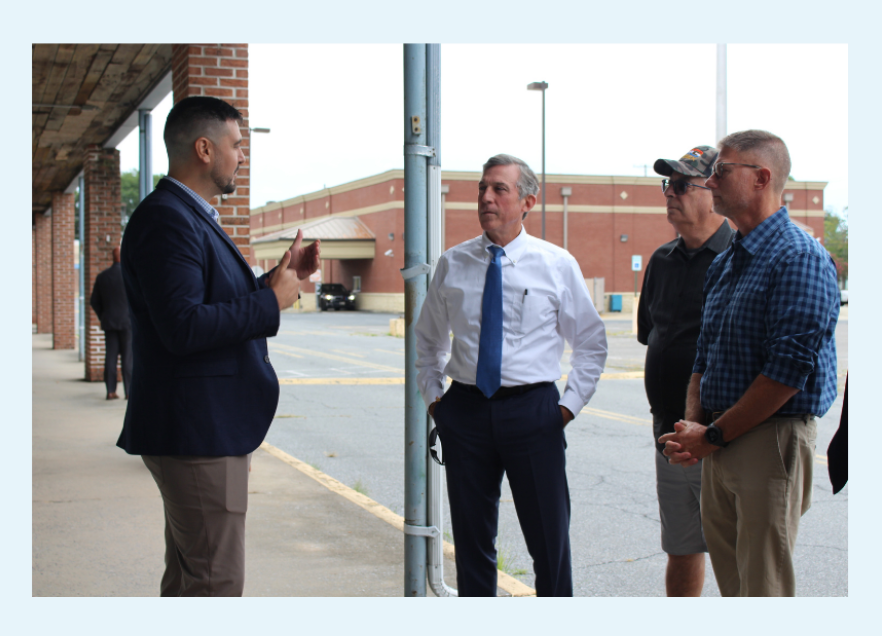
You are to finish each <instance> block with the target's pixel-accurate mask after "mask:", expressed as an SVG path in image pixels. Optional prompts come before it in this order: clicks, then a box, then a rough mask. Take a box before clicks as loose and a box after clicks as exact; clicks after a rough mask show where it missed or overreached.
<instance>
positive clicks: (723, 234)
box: [668, 221, 732, 256]
mask: <svg viewBox="0 0 882 636" xmlns="http://www.w3.org/2000/svg"><path fill="white" fill-rule="evenodd" d="M731 237H732V228H731V227H729V222H728V221H723V224H722V225H720V227H719V228H717V231H716V232H714V233H713V235H711V237H710V238H709V239H708V240H706V241H705V242H704V245H702V246H701V247H699V248H698V249H697V250H696V251H695V253H696V254H698V252H700V251H701V250H703V249H709V250H710V251H711V252H713V253H714V254H721V253H722V252H725V251H726V248H728V247H729V243H730V239H731ZM676 249H679V250H680V251H681V252H683V253H684V254H685V253H687V252H688V249H687V247H686V243H685V241H683V237H682V236H681V237H679V238H678V239H677V240H676V242H675V243H674V245H673V246H672V247H671V249H670V250H669V251H668V256H670V255H671V254H673V253H674V250H676Z"/></svg>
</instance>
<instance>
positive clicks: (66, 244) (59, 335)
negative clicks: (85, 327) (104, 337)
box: [52, 192, 77, 349]
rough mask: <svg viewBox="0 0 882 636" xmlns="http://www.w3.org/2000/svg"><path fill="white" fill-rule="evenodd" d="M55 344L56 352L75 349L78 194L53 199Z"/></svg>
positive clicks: (53, 310) (53, 340)
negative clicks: (76, 213)
mask: <svg viewBox="0 0 882 636" xmlns="http://www.w3.org/2000/svg"><path fill="white" fill-rule="evenodd" d="M52 257H53V260H52V303H53V304H52V334H53V338H52V343H53V345H52V346H53V348H54V349H73V348H74V346H75V343H76V333H77V327H76V324H75V323H74V303H76V298H75V296H74V284H75V278H76V272H75V271H74V195H73V194H65V193H63V192H58V193H56V194H54V195H53V196H52Z"/></svg>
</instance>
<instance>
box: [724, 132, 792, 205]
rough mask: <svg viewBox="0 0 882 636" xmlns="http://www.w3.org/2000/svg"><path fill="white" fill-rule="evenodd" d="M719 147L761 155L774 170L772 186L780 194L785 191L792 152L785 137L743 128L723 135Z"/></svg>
mask: <svg viewBox="0 0 882 636" xmlns="http://www.w3.org/2000/svg"><path fill="white" fill-rule="evenodd" d="M717 147H718V148H719V149H720V150H723V149H724V148H729V149H731V150H734V151H735V152H739V153H740V152H753V153H756V154H758V155H760V156H761V157H762V158H763V159H765V161H766V162H767V163H768V164H769V165H768V166H766V167H768V168H769V169H770V170H771V171H772V187H773V188H774V189H775V191H776V192H777V193H779V194H780V193H782V192H784V186H786V185H787V177H789V176H790V152H789V151H788V150H787V144H785V143H784V140H783V139H781V138H780V137H778V136H777V135H773V134H772V133H770V132H767V131H765V130H742V131H741V132H734V133H732V134H731V135H727V136H726V137H723V138H722V139H721V140H720V141H719V143H718V144H717Z"/></svg>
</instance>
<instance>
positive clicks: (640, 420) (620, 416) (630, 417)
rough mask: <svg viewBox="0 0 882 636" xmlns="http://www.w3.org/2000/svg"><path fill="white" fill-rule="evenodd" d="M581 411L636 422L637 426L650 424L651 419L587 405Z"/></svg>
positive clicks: (610, 418)
mask: <svg viewBox="0 0 882 636" xmlns="http://www.w3.org/2000/svg"><path fill="white" fill-rule="evenodd" d="M582 412H583V413H590V414H591V415H598V416H600V417H605V418H606V419H609V420H617V421H619V422H627V423H628V424H637V425H638V426H650V425H651V424H652V420H648V419H646V418H642V417H634V416H633V415H625V414H624V413H613V412H612V411H602V410H600V409H595V408H590V407H587V406H586V407H585V408H584V409H582Z"/></svg>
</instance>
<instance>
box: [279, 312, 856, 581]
mask: <svg viewBox="0 0 882 636" xmlns="http://www.w3.org/2000/svg"><path fill="white" fill-rule="evenodd" d="M395 317H397V316H395V315H390V314H371V313H360V312H325V313H314V314H312V313H302V314H301V313H284V314H283V315H282V326H281V328H280V330H279V334H278V336H277V337H275V338H272V339H270V341H269V346H270V356H271V358H272V361H273V365H274V367H275V369H276V372H277V374H278V376H279V379H280V383H281V385H282V386H281V389H282V391H281V397H280V401H279V407H278V411H277V417H276V419H275V421H274V422H273V425H272V427H271V429H270V432H269V434H268V436H267V442H269V443H270V444H272V445H273V446H276V447H278V448H280V449H282V450H284V451H285V452H287V453H289V454H290V455H293V456H294V457H296V458H298V459H300V460H302V461H304V462H306V463H309V464H311V465H312V466H313V467H315V468H318V469H319V470H321V471H323V472H325V473H327V474H328V475H330V476H332V477H334V478H336V479H338V480H340V481H341V482H343V483H344V484H346V485H348V486H350V487H352V488H354V489H356V490H358V491H360V492H363V493H365V494H367V495H368V496H369V497H371V498H372V499H374V500H376V501H378V502H379V503H381V504H383V505H384V506H386V507H388V508H390V509H391V510H393V511H394V512H396V513H398V514H401V513H402V503H403V499H404V386H403V377H404V369H403V364H404V340H403V339H401V338H395V337H392V336H391V335H389V320H390V318H395ZM605 322H606V327H607V336H608V339H609V347H610V348H609V358H608V360H607V366H606V369H605V370H604V373H605V375H604V378H603V379H602V380H601V382H600V384H599V385H598V390H597V393H596V395H595V396H594V398H593V399H592V401H591V403H590V404H589V405H588V406H587V407H586V408H585V409H584V410H583V411H582V413H581V414H580V415H579V416H578V417H577V418H576V419H575V420H574V421H573V422H572V423H570V425H569V426H568V427H567V432H566V435H567V442H568V450H567V474H568V479H569V487H570V493H571V498H572V513H573V514H572V527H571V538H572V545H573V570H574V572H573V573H574V582H575V594H576V595H577V596H662V595H664V568H665V564H666V556H665V554H664V553H663V552H662V551H661V547H660V539H659V518H658V506H657V501H656V494H655V469H654V463H653V462H654V458H653V453H654V452H655V450H654V447H653V440H652V427H651V419H650V417H651V416H650V413H649V406H648V404H647V402H646V397H645V394H644V390H643V380H642V369H643V358H644V350H645V348H644V347H643V346H642V345H640V344H639V343H637V341H636V338H635V337H634V335H633V334H632V333H631V321H630V315H624V316H622V319H610V320H606V321H605ZM837 349H838V354H839V371H840V378H839V379H840V397H839V398H837V400H836V402H835V403H834V405H833V407H832V409H831V410H830V412H829V413H828V414H827V415H826V416H825V417H824V418H821V419H820V420H819V424H818V445H817V454H816V463H815V477H814V486H815V488H814V492H813V502H814V503H813V505H812V508H811V510H809V512H808V513H807V514H806V515H805V517H804V518H803V520H802V524H801V526H800V533H799V539H798V542H797V550H796V568H797V595H799V596H847V595H848V532H847V530H848V488H847V487H846V489H845V490H844V491H843V492H841V493H840V494H838V495H836V496H835V497H834V496H833V495H832V494H831V489H830V484H829V480H828V477H827V467H826V458H825V452H826V448H827V445H828V444H829V441H830V438H831V437H832V436H833V434H834V432H835V431H836V427H837V426H838V422H839V413H840V411H841V409H842V401H841V388H842V384H843V383H844V381H845V375H844V374H845V371H846V369H847V368H848V320H847V308H845V309H844V311H843V314H842V316H841V318H840V323H839V326H838V327H837ZM566 356H568V352H565V359H566ZM567 371H568V368H567V365H566V364H564V366H563V372H564V373H566V372H567ZM560 388H561V390H562V389H563V384H562V383H561V384H560ZM446 529H448V530H449V521H448V522H446ZM446 538H447V540H448V541H452V538H451V537H450V535H449V531H448V532H447V534H446ZM498 548H499V551H500V553H501V555H502V556H503V561H504V569H505V570H506V571H507V572H508V573H509V574H512V575H513V576H516V577H517V578H519V579H520V580H522V581H523V582H524V583H526V584H527V585H531V586H532V585H533V575H532V564H531V560H530V557H529V554H528V553H527V550H526V546H525V544H524V542H523V539H522V537H521V532H520V528H519V526H518V523H517V517H516V515H515V511H514V505H513V503H512V499H511V494H510V491H509V490H508V488H507V484H506V483H504V484H503V495H502V502H501V505H500V527H499V537H498ZM707 571H708V575H707V580H706V584H705V590H704V595H705V596H718V595H719V590H718V589H717V586H716V583H715V582H714V580H713V575H712V573H711V568H710V564H709V563H708V569H707ZM447 582H448V584H449V585H451V586H454V587H455V580H453V578H452V577H451V576H448V577H447Z"/></svg>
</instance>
